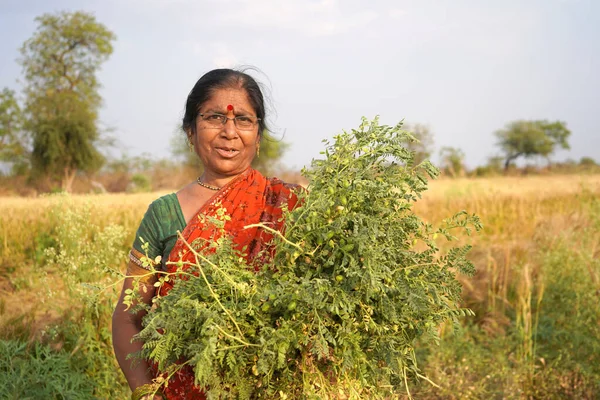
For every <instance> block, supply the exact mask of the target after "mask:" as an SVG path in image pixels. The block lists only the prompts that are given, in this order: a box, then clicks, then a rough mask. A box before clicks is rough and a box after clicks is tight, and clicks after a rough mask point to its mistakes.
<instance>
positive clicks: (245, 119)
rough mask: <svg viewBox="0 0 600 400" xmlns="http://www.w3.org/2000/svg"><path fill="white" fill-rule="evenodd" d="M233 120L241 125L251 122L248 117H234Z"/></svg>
mask: <svg viewBox="0 0 600 400" xmlns="http://www.w3.org/2000/svg"><path fill="white" fill-rule="evenodd" d="M235 118H236V119H237V120H238V122H241V123H243V124H248V123H251V122H252V118H250V117H244V116H240V117H235Z"/></svg>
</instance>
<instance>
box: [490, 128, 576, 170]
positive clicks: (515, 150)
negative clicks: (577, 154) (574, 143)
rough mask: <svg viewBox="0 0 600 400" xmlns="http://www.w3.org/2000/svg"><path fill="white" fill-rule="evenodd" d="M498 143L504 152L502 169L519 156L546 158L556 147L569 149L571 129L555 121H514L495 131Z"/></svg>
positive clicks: (506, 167) (505, 168)
mask: <svg viewBox="0 0 600 400" xmlns="http://www.w3.org/2000/svg"><path fill="white" fill-rule="evenodd" d="M495 134H496V137H497V138H498V139H499V141H498V145H499V146H500V148H501V149H502V151H503V152H504V154H505V155H504V170H507V169H508V167H509V166H510V163H511V162H512V161H514V160H516V159H517V158H519V157H525V158H529V157H536V156H539V157H545V158H548V157H549V156H550V155H551V154H552V153H553V152H554V151H555V150H556V148H557V147H560V148H563V149H569V143H568V141H567V140H568V138H569V136H570V135H571V131H569V130H568V129H567V126H566V123H564V122H560V121H556V122H549V121H546V120H543V121H514V122H511V123H509V124H508V125H507V126H506V127H505V128H504V129H502V130H499V131H497V132H496V133H495Z"/></svg>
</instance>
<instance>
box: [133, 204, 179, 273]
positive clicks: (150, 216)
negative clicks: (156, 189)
mask: <svg viewBox="0 0 600 400" xmlns="http://www.w3.org/2000/svg"><path fill="white" fill-rule="evenodd" d="M185 226H186V223H185V218H184V216H183V212H182V211H181V205H180V204H179V200H178V199H177V194H176V193H170V194H167V195H165V196H162V197H160V198H158V199H156V200H154V201H153V202H152V203H151V204H150V206H149V207H148V210H147V211H146V214H144V218H143V219H142V222H141V223H140V226H139V228H138V230H137V232H136V234H135V240H134V242H133V248H134V249H135V250H137V251H139V252H140V253H142V254H146V251H145V250H143V249H142V243H143V242H142V239H143V240H144V242H147V243H148V253H147V255H148V257H149V258H151V259H155V258H156V256H161V267H162V268H157V269H163V270H164V266H165V262H166V261H167V259H168V258H169V254H170V253H171V250H172V249H173V246H174V245H175V242H176V241H177V231H179V232H182V231H183V229H184V228H185Z"/></svg>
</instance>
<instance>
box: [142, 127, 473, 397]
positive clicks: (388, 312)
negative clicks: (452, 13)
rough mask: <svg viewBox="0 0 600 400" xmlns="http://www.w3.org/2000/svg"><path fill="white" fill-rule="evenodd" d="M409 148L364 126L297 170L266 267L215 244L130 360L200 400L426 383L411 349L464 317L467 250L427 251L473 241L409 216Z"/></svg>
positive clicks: (426, 172) (387, 392)
mask: <svg viewBox="0 0 600 400" xmlns="http://www.w3.org/2000/svg"><path fill="white" fill-rule="evenodd" d="M414 140H415V139H414V138H413V137H412V136H411V135H410V134H409V133H407V132H404V131H403V130H402V127H401V124H398V125H396V126H383V125H379V124H378V120H377V119H375V120H373V121H370V122H369V121H367V120H363V123H362V124H361V126H360V127H359V128H358V129H356V130H352V131H351V132H344V133H342V134H340V135H338V136H336V137H335V140H334V141H333V142H332V143H329V142H325V144H326V148H325V150H324V152H323V153H322V155H323V156H324V157H323V159H321V160H317V161H313V163H312V165H311V168H309V169H306V170H305V171H303V173H304V175H305V176H306V178H308V180H309V182H310V186H309V188H308V190H307V191H306V192H305V193H303V194H302V195H301V196H302V199H301V204H302V205H301V206H300V207H297V208H295V209H294V210H290V211H286V217H285V218H286V220H285V229H284V231H283V234H281V235H277V234H275V239H274V243H273V246H274V249H275V250H274V253H273V254H274V255H273V257H272V262H270V263H268V264H266V265H264V266H262V268H261V269H260V270H259V271H255V270H254V268H252V267H250V266H249V265H247V264H246V261H245V259H244V257H242V256H241V255H240V254H239V253H237V252H236V251H234V250H232V249H233V245H232V242H231V240H230V239H229V238H228V237H227V235H226V234H223V235H220V237H219V238H218V239H215V241H214V243H212V245H211V246H210V247H211V250H210V254H208V253H202V252H197V253H196V259H197V262H196V263H195V264H193V265H182V266H181V267H182V270H180V271H179V272H178V273H179V274H180V275H181V276H180V278H181V277H182V276H183V277H185V278H184V279H178V280H177V282H176V283H175V285H174V287H173V289H172V290H171V291H170V292H169V294H168V295H167V296H164V297H161V298H158V299H157V301H156V302H155V305H154V309H153V310H151V311H150V312H149V313H148V315H147V316H146V317H145V320H144V326H145V328H144V329H143V330H142V332H141V333H140V334H139V337H138V339H139V340H142V341H143V342H144V348H143V350H142V353H141V356H142V357H144V358H147V359H149V360H151V361H152V362H155V363H156V364H157V365H158V368H159V370H160V371H163V372H165V373H166V375H169V374H173V373H175V372H176V371H177V370H178V369H179V368H182V367H183V366H184V365H185V366H186V368H190V367H191V368H192V369H193V371H194V374H195V382H196V384H197V385H198V386H200V387H203V388H205V390H206V394H207V396H208V398H209V399H230V398H231V399H234V398H235V399H238V398H239V399H250V398H252V399H300V398H315V399H334V398H335V399H348V398H349V399H359V398H360V399H365V398H369V399H384V398H395V397H396V396H397V395H398V394H400V393H403V394H406V393H407V392H408V390H409V382H410V380H411V379H418V378H419V377H421V378H425V377H422V376H421V375H420V373H419V369H418V367H417V364H416V357H415V343H416V341H417V340H418V339H435V338H436V337H437V335H438V329H439V328H440V326H441V325H442V324H444V323H447V322H454V323H456V322H457V321H458V318H459V317H460V316H463V315H465V314H466V313H469V310H465V309H461V308H459V302H460V292H461V286H460V284H459V283H458V281H457V280H456V274H457V273H466V274H471V273H473V272H474V268H473V265H472V264H471V262H469V261H468V260H467V258H466V254H467V252H468V250H469V246H468V245H465V246H462V247H449V246H445V247H446V250H445V251H441V250H440V249H439V247H438V245H437V244H436V241H437V240H438V239H442V238H446V239H448V240H452V239H454V238H455V237H454V236H453V235H452V234H451V231H452V229H454V228H464V229H466V230H467V232H469V231H470V229H471V228H476V229H479V228H480V223H479V220H478V219H477V217H475V216H469V215H468V214H467V213H465V212H460V213H458V214H457V215H455V216H452V217H450V218H448V219H447V220H445V221H444V223H443V226H441V227H437V228H434V227H433V226H431V225H430V224H428V223H425V222H424V221H423V220H421V219H420V218H419V217H418V216H417V215H415V213H414V212H413V210H412V206H413V204H414V202H415V201H417V200H418V199H419V198H420V196H421V194H422V193H423V191H424V190H426V187H427V179H428V178H433V177H435V176H436V175H437V170H436V169H435V168H434V167H433V166H432V165H431V164H430V163H428V162H426V163H423V164H421V165H417V166H414V165H413V155H412V153H411V152H410V151H409V150H408V149H407V147H406V145H407V143H408V142H410V141H414ZM226 219H227V216H226V213H221V214H220V216H218V217H216V218H212V222H211V223H214V224H217V225H219V226H223V223H224V221H225V220H226ZM262 229H265V230H269V228H268V227H267V226H265V227H263V228H262ZM271 233H274V232H271ZM190 248H193V245H192V244H191V245H190ZM194 251H196V250H194ZM171 278H172V276H170V275H162V276H161V278H160V281H159V282H157V285H160V284H161V282H163V281H164V280H165V279H167V280H168V279H171ZM133 295H135V294H132V296H133ZM425 379H426V378H425ZM159 383H160V384H165V383H166V380H163V381H162V383H161V382H159Z"/></svg>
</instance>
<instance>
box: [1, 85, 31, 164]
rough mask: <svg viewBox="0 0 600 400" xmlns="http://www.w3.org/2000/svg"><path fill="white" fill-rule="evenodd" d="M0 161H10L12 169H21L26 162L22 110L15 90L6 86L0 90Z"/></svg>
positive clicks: (25, 140) (25, 137)
mask: <svg viewBox="0 0 600 400" xmlns="http://www.w3.org/2000/svg"><path fill="white" fill-rule="evenodd" d="M0 161H3V162H8V163H10V164H11V165H12V167H13V169H21V168H22V167H24V166H26V164H27V162H28V155H27V136H26V135H25V134H24V132H23V111H22V110H21V107H20V106H19V103H18V102H17V98H16V96H15V92H14V91H12V90H10V89H8V88H4V89H3V90H2V92H0Z"/></svg>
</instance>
